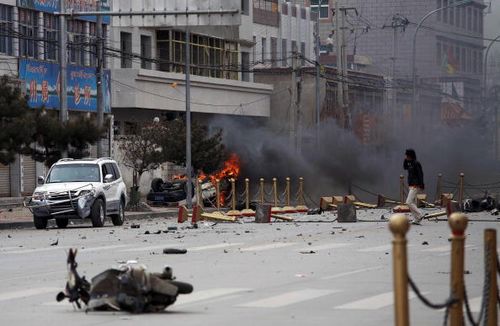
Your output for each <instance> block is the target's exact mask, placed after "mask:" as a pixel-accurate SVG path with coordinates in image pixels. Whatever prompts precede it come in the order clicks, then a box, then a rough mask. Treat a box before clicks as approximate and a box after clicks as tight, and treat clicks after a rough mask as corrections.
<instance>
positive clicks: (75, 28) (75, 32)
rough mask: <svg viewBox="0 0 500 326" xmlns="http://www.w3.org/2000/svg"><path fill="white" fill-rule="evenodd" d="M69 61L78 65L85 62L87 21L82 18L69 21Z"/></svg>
mask: <svg viewBox="0 0 500 326" xmlns="http://www.w3.org/2000/svg"><path fill="white" fill-rule="evenodd" d="M68 39H69V42H68V48H69V62H71V63H73V64H76V65H80V66H81V65H84V64H85V52H86V43H87V42H86V40H87V37H86V35H85V22H84V21H81V20H69V21H68Z"/></svg>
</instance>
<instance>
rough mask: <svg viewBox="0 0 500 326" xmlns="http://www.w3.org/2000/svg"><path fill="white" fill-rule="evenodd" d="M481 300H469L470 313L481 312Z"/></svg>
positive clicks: (480, 298)
mask: <svg viewBox="0 0 500 326" xmlns="http://www.w3.org/2000/svg"><path fill="white" fill-rule="evenodd" d="M482 300H483V298H482V297H477V298H473V299H471V300H469V307H470V310H471V311H472V312H479V311H480V310H481V303H482Z"/></svg>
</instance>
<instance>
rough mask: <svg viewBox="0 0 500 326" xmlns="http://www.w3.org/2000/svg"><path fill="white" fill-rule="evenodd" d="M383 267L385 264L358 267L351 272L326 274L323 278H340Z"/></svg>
mask: <svg viewBox="0 0 500 326" xmlns="http://www.w3.org/2000/svg"><path fill="white" fill-rule="evenodd" d="M382 268H384V267H383V266H375V267H368V268H361V269H357V270H354V271H350V272H345V273H339V274H335V275H330V276H325V277H322V278H321V279H322V280H332V279H334V278H339V277H344V276H349V275H354V274H359V273H363V272H369V271H374V270H377V269H382Z"/></svg>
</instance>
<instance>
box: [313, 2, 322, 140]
mask: <svg viewBox="0 0 500 326" xmlns="http://www.w3.org/2000/svg"><path fill="white" fill-rule="evenodd" d="M314 45H315V48H314V51H315V54H316V103H315V104H316V143H317V145H318V146H319V145H320V134H321V130H320V124H321V121H320V119H321V93H320V73H321V71H320V68H321V67H320V63H319V61H320V55H321V53H320V50H321V49H320V45H321V44H320V37H319V11H318V16H317V18H316V25H315V27H314Z"/></svg>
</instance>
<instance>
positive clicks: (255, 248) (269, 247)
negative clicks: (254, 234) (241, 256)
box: [241, 242, 296, 252]
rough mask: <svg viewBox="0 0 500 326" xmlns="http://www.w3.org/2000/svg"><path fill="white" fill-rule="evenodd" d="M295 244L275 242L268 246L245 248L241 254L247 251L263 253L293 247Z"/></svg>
mask: <svg viewBox="0 0 500 326" xmlns="http://www.w3.org/2000/svg"><path fill="white" fill-rule="evenodd" d="M295 244H296V243H294V242H275V243H270V244H265V245H257V246H252V247H247V248H242V249H241V251H242V252H247V251H265V250H271V249H279V248H284V247H289V246H293V245H295Z"/></svg>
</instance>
